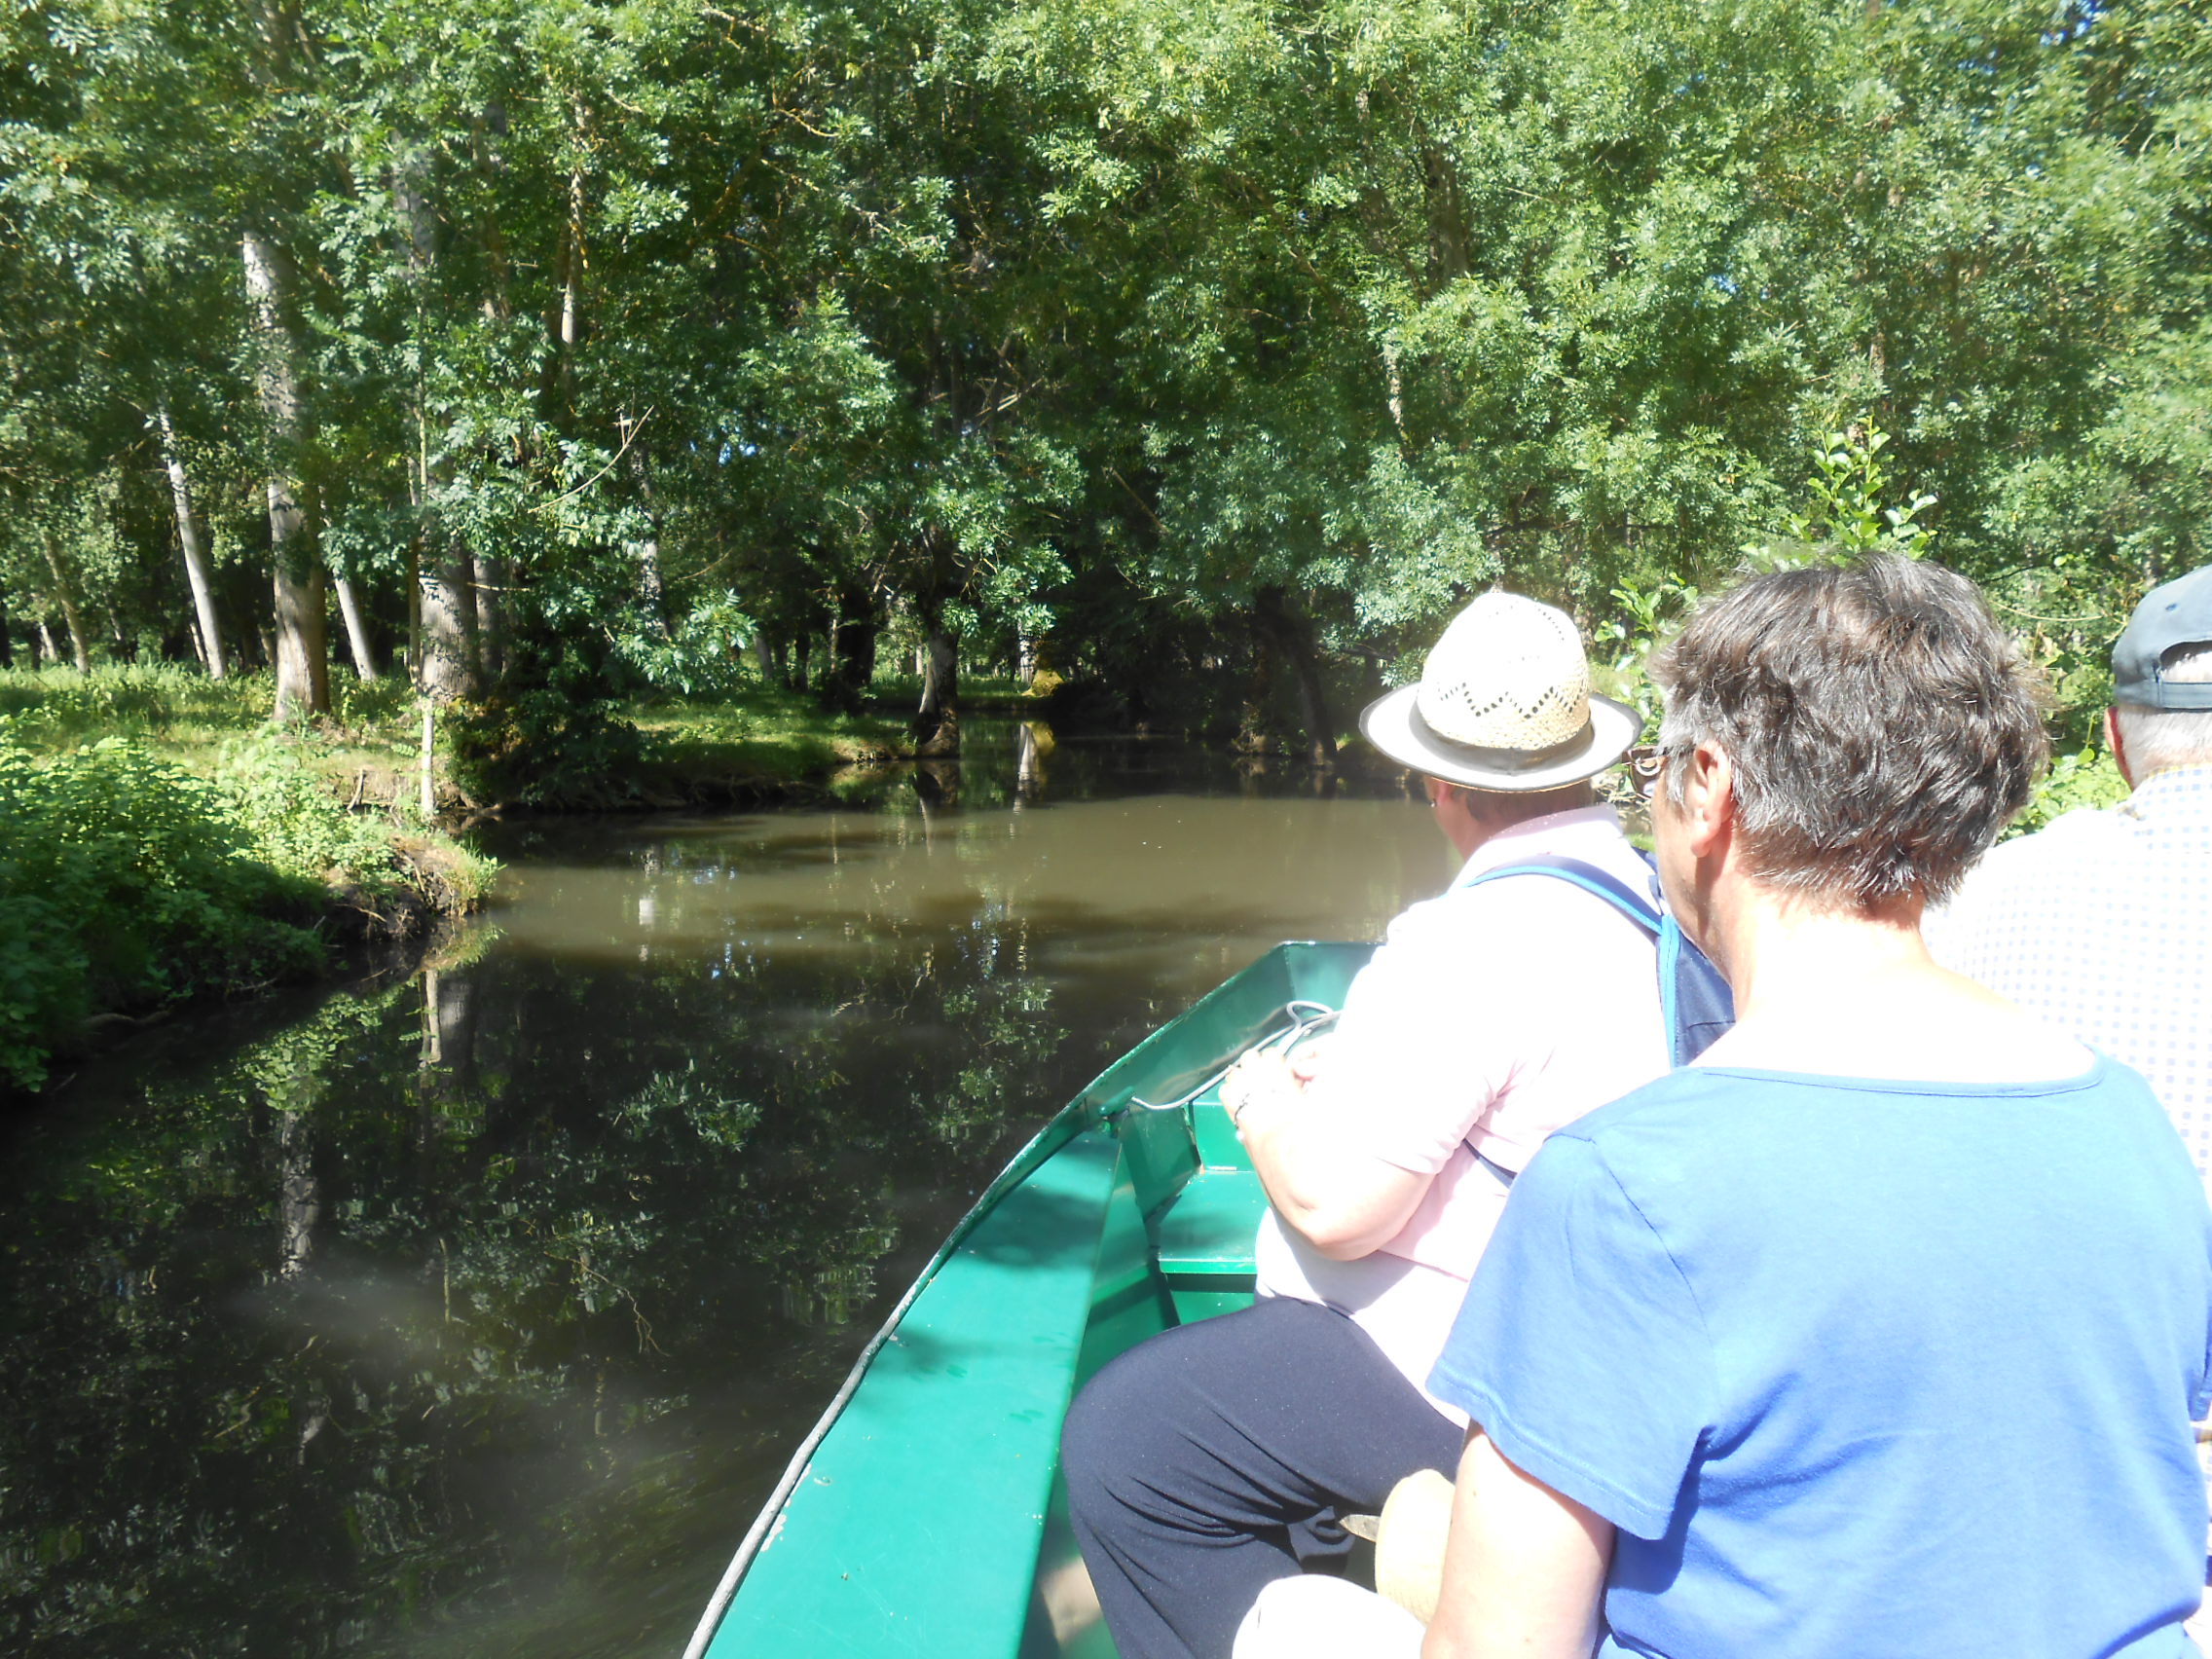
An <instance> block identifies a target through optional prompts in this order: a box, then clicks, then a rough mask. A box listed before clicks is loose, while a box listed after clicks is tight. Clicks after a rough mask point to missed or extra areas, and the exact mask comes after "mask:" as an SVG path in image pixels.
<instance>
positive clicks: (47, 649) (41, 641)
mask: <svg viewBox="0 0 2212 1659" xmlns="http://www.w3.org/2000/svg"><path fill="white" fill-rule="evenodd" d="M38 660H39V666H40V667H41V668H43V667H45V666H46V665H47V664H48V663H50V662H59V661H60V660H61V653H60V652H59V651H57V650H55V648H54V630H53V629H52V628H50V627H48V626H47V625H46V618H45V617H43V616H41V617H40V618H39V619H38Z"/></svg>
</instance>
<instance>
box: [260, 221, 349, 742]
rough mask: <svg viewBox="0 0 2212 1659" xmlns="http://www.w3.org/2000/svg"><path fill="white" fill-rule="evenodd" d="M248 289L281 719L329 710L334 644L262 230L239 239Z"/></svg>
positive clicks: (288, 341) (274, 274)
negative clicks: (264, 445)
mask: <svg viewBox="0 0 2212 1659" xmlns="http://www.w3.org/2000/svg"><path fill="white" fill-rule="evenodd" d="M240 249H241V251H242V253H243V255H244V260H245V291H246V299H247V302H248V308H249V310H250V312H251V314H252V318H253V331H254V339H255V346H256V354H257V356H258V357H259V363H258V365H257V368H258V371H259V372H258V379H259V382H260V392H261V408H262V413H263V415H264V416H265V417H266V418H267V419H268V422H269V448H270V455H269V564H270V575H271V580H272V587H273V590H274V594H275V600H276V607H275V609H276V719H289V718H290V717H292V716H294V715H301V714H316V715H321V714H328V713H329V712H330V651H329V644H328V638H327V635H326V633H325V629H324V621H323V608H324V607H323V575H322V562H321V561H320V560H319V559H317V558H316V557H315V556H314V550H313V546H312V545H311V543H312V541H313V532H312V531H311V529H310V528H309V525H308V515H307V510H306V508H305V506H304V505H303V504H302V502H301V499H300V497H301V489H300V480H299V455H300V449H301V445H302V441H303V439H304V437H305V430H304V428H305V426H306V405H305V403H304V402H303V401H302V399H301V396H300V384H299V365H298V362H297V361H296V358H295V354H294V350H293V341H292V337H291V332H290V330H289V328H288V327H287V325H286V323H285V319H284V313H283V306H284V276H283V267H282V263H281V260H280V258H279V255H278V254H277V251H276V243H275V241H274V240H271V239H270V238H269V236H268V235H267V234H266V233H264V232H263V231H261V230H258V229H256V230H249V231H247V232H246V233H245V235H244V236H243V238H242V239H241V240H240Z"/></svg>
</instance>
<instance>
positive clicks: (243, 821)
mask: <svg viewBox="0 0 2212 1659" xmlns="http://www.w3.org/2000/svg"><path fill="white" fill-rule="evenodd" d="M21 720H22V717H21V715H19V714H18V715H13V716H0V1088H8V1087H13V1088H36V1087H37V1086H38V1085H39V1084H40V1082H42V1081H43V1079H44V1077H45V1075H46V1070H47V1065H48V1062H49V1060H50V1059H51V1057H52V1056H53V1055H54V1054H55V1053H56V1052H67V1051H71V1050H73V1049H75V1048H77V1047H79V1046H80V1045H81V1044H82V1043H83V1042H84V1041H85V1040H86V1039H87V1037H89V1036H90V1035H91V1034H92V1033H93V1032H94V1031H96V1030H97V1029H98V1028H99V1027H100V1026H101V1025H103V1024H106V1023H111V1022H119V1021H129V1020H133V1019H136V1018H140V1017H143V1016H145V1015H148V1014H153V1013H156V1012H158V1011H160V1010H162V1009H165V1008H168V1007H171V1006H174V1005H176V1004H178V1003H182V1002H186V1001H190V1000H193V999H196V998H201V997H227V996H238V995H241V994H244V993H247V992H250V991H254V990H257V989H260V988H262V987H264V986H268V985H272V984H276V983H279V982H284V981H288V980H297V979H303V978H306V977H312V976H313V975H314V974H316V973H318V972H320V971H321V970H322V969H323V967H324V966H325V963H326V959H327V954H328V947H329V944H330V942H331V941H332V940H333V938H334V936H337V935H339V934H341V933H351V934H358V933H363V932H369V931H375V930H378V929H382V930H385V931H404V929H405V927H406V925H407V924H408V923H409V922H410V920H411V919H412V918H413V917H416V916H419V915H420V914H422V913H423V912H424V911H425V910H432V909H440V910H463V909H468V908H472V907H473V906H474V905H475V904H477V903H481V901H482V899H483V897H484V894H485V891H486V889H487V888H488V886H489V883H490V880H491V876H492V874H493V869H494V866H491V865H490V864H489V863H488V862H487V861H485V860H483V859H481V858H478V857H476V856H475V855H473V854H470V853H468V852H467V851H466V850H465V849H463V848H461V847H460V846H458V845H456V844H452V843H447V842H444V841H443V840H442V839H441V838H434V837H430V836H427V835H424V834H423V833H421V832H420V831H416V830H407V829H404V828H395V827H394V826H393V825H392V824H391V823H390V822H389V821H388V819H387V818H385V817H384V816H382V815H370V814H365V813H358V812H349V811H348V810H347V809H346V807H345V804H344V803H343V802H341V801H340V800H339V799H338V798H337V797H336V796H335V795H334V794H333V793H331V791H330V790H329V788H328V787H327V786H326V784H325V783H324V781H323V780H322V779H321V778H320V777H319V776H318V775H317V774H316V773H315V772H314V771H313V769H312V768H311V767H310V765H309V764H308V762H307V760H306V758H305V757H304V756H302V755H301V754H300V753H299V751H298V748H297V746H296V745H293V744H290V743H288V742H287V741H286V740H285V739H284V737H283V736H282V735H281V734H278V733H276V732H272V731H269V730H267V729H266V728H265V729H262V730H260V731H258V732H254V733H249V734H247V735H243V736H237V737H232V738H230V739H228V740H227V741H226V742H224V743H223V744H222V745H221V746H220V747H219V748H217V749H216V750H214V752H213V758H212V760H211V763H210V764H209V765H208V766H207V767H206V769H204V770H203V769H199V768H193V767H188V766H186V765H183V764H180V763H179V762H178V761H177V760H176V759H175V758H174V757H171V756H164V755H162V754H160V753H157V752H156V750H155V749H154V748H153V747H151V746H150V745H149V744H148V742H147V741H145V740H144V739H143V738H131V737H102V738H97V739H95V740H93V741H91V742H87V743H81V744H78V745H76V746H74V747H63V748H57V749H34V748H32V747H31V746H30V745H28V744H26V743H25V742H23V741H22V739H21V737H20V736H19V734H18V725H19V723H20V722H21ZM49 735H50V737H51V734H49Z"/></svg>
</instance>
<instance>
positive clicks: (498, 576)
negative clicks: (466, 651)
mask: <svg viewBox="0 0 2212 1659" xmlns="http://www.w3.org/2000/svg"><path fill="white" fill-rule="evenodd" d="M506 586H507V562H506V561H505V560H504V559H501V558H498V557H497V556H496V555H493V554H489V553H486V554H481V555H479V556H478V557H477V559H476V664H477V672H478V674H480V675H481V676H482V677H483V679H484V680H485V681H486V682H489V683H491V684H494V685H497V684H498V682H499V681H500V680H501V678H503V677H504V676H505V674H506V672H507V632H506V628H505V626H504V624H505V620H506V608H505V606H504V605H502V604H501V603H500V602H501V600H503V599H504V598H505V594H506Z"/></svg>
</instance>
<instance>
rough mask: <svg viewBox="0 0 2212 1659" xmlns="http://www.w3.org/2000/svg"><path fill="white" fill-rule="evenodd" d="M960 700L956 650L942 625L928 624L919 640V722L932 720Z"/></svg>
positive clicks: (957, 650) (958, 661)
mask: <svg viewBox="0 0 2212 1659" xmlns="http://www.w3.org/2000/svg"><path fill="white" fill-rule="evenodd" d="M959 701H960V649H959V646H958V645H955V644H954V643H953V639H952V636H951V635H950V634H948V633H946V632H945V631H944V626H943V624H942V623H939V622H932V623H931V624H930V627H929V631H928V633H927V634H925V635H924V636H923V639H922V703H921V707H920V708H919V709H918V710H916V711H915V713H916V717H917V718H918V719H936V718H937V717H938V716H939V715H941V714H943V713H944V711H945V710H947V709H950V708H953V707H955V706H956V705H957V704H958V703H959Z"/></svg>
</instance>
